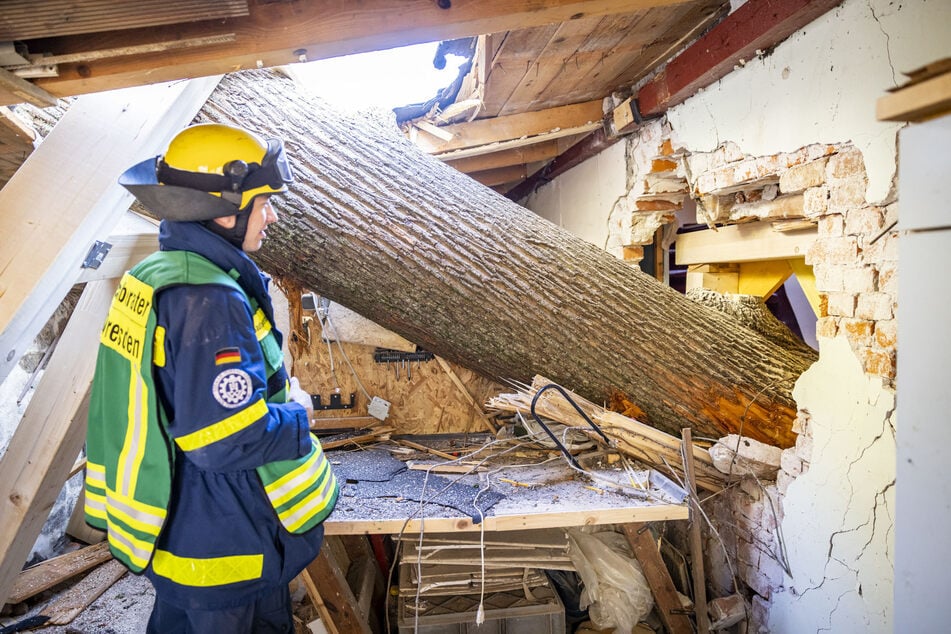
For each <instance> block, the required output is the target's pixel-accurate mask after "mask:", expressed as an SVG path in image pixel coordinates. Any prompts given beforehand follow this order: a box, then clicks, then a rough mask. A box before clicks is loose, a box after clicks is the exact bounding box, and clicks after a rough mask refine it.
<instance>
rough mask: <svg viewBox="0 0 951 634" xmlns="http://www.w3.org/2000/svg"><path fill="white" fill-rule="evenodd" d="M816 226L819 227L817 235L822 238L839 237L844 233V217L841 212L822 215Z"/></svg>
mask: <svg viewBox="0 0 951 634" xmlns="http://www.w3.org/2000/svg"><path fill="white" fill-rule="evenodd" d="M816 226H818V228H819V236H820V237H823V238H839V237H842V236H844V235H845V218H844V217H843V216H842V214H828V215H826V216H822V217H821V218H819V222H817V223H816Z"/></svg>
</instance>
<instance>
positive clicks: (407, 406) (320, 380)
mask: <svg viewBox="0 0 951 634" xmlns="http://www.w3.org/2000/svg"><path fill="white" fill-rule="evenodd" d="M292 312H293V311H292ZM298 323H299V322H298ZM310 323H311V324H314V322H310ZM308 334H309V342H308V341H307V336H308ZM296 335H297V336H296V337H295V339H296V341H293V342H292V343H291V345H290V348H291V352H292V354H293V355H294V362H293V373H294V374H295V375H296V376H297V377H298V379H300V382H301V387H302V388H304V389H305V390H307V391H308V392H310V393H311V394H319V395H320V396H321V398H322V399H323V402H324V403H329V402H330V395H331V394H333V393H334V390H335V388H336V387H338V386H339V388H340V394H341V398H342V401H343V402H344V403H349V401H350V393H351V392H353V393H355V394H356V405H355V407H354V408H353V409H352V410H350V409H343V410H341V409H337V410H326V411H318V412H315V418H317V419H328V418H332V419H339V418H342V417H347V416H353V417H360V416H363V417H366V416H368V414H367V405H368V404H369V403H368V399H367V398H366V396H365V395H364V394H363V393H362V391H361V390H360V387H359V385H358V384H357V382H356V380H355V379H354V372H355V373H356V375H357V376H358V377H359V379H360V383H362V384H363V386H364V387H365V388H366V390H367V392H369V394H370V396H371V397H373V396H379V397H380V398H382V399H385V400H387V401H389V402H390V414H389V416H388V417H387V419H386V424H387V425H388V426H391V427H394V428H395V432H394V433H397V434H444V433H464V432H476V431H484V427H483V426H482V423H481V421H480V419H479V417H478V414H477V412H476V411H475V409H474V408H473V407H472V406H471V405H470V404H469V403H468V402H467V400H466V398H465V396H464V395H463V394H462V393H461V392H460V391H459V388H458V387H456V385H455V384H454V383H453V381H452V380H451V379H450V377H449V375H448V374H447V373H446V372H445V371H444V370H443V369H442V366H441V365H440V364H439V363H438V362H437V361H435V360H433V361H427V362H421V363H419V364H418V367H417V364H416V363H415V362H414V363H413V364H412V367H411V369H410V372H407V369H406V368H403V367H400V369H399V378H397V377H396V368H395V366H394V365H393V364H390V365H388V364H385V363H376V362H375V361H374V360H373V352H374V350H375V348H374V347H373V346H366V345H360V344H350V343H344V344H339V345H340V346H342V347H343V350H344V352H345V353H346V356H347V357H348V358H349V359H350V363H351V364H352V365H353V371H351V369H350V367H349V366H348V365H347V362H346V360H345V359H344V356H343V354H341V352H340V347H338V344H336V343H334V344H333V345H332V346H331V348H330V350H331V351H332V353H333V357H332V358H333V368H334V369H333V371H332V372H331V355H330V352H328V346H327V344H326V342H324V341H323V340H322V339H321V333H320V328H319V325H314V326H313V327H312V328H310V329H309V333H308V331H307V330H305V329H297V330H296ZM449 367H450V368H451V369H452V371H453V372H455V373H456V375H457V376H458V377H459V379H460V381H461V382H462V384H463V385H464V386H465V388H466V389H467V390H468V391H469V394H470V395H471V396H472V398H473V399H474V400H475V403H476V404H477V405H479V406H481V405H482V404H483V403H485V401H486V400H487V399H488V398H489V397H491V396H494V395H496V394H498V393H500V392H503V391H505V389H504V388H503V387H502V386H501V385H499V384H497V383H494V382H493V381H489V380H487V379H485V378H482V377H481V376H479V375H477V374H476V373H474V372H472V371H470V370H467V369H465V368H463V367H462V366H458V365H455V364H453V363H450V364H449ZM335 379H336V382H335ZM334 422H337V421H334ZM339 422H340V426H341V427H347V426H349V425H348V422H349V421H347V420H340V421H339ZM373 422H376V421H375V419H369V420H368V419H357V420H355V421H353V422H352V424H353V426H356V427H362V426H365V425H368V424H370V423H373Z"/></svg>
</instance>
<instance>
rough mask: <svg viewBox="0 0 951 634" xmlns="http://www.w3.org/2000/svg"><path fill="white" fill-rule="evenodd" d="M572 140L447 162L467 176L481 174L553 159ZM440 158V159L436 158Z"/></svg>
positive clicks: (558, 140) (555, 141)
mask: <svg viewBox="0 0 951 634" xmlns="http://www.w3.org/2000/svg"><path fill="white" fill-rule="evenodd" d="M571 140H572V139H569V138H567V137H565V138H561V139H552V140H551V141H545V142H543V143H535V144H533V145H528V146H525V147H521V148H513V149H511V150H506V151H504V152H494V153H492V154H484V155H480V156H472V157H469V158H462V159H454V160H447V161H446V164H447V165H450V166H452V167H454V168H456V169H457V170H459V171H460V172H465V173H467V174H469V173H471V172H481V171H485V170H490V169H496V168H498V167H508V166H509V165H525V164H526V163H534V162H535V161H547V160H549V159H553V158H555V157H556V156H558V155H559V154H561V153H562V152H564V151H565V150H567V149H568V147H570V145H569V143H570V141H571ZM437 158H441V157H437Z"/></svg>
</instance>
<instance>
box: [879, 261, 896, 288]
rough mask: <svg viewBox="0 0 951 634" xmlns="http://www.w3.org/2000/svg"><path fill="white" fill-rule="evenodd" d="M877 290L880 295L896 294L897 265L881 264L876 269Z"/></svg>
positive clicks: (892, 263) (893, 263)
mask: <svg viewBox="0 0 951 634" xmlns="http://www.w3.org/2000/svg"><path fill="white" fill-rule="evenodd" d="M878 290H879V291H881V292H882V293H889V294H891V295H896V294H897V293H898V263H897V262H883V263H882V264H880V265H879V267H878Z"/></svg>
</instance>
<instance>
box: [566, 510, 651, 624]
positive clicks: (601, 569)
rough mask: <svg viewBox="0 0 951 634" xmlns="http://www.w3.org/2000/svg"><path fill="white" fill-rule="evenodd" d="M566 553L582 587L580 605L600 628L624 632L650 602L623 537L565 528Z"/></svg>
mask: <svg viewBox="0 0 951 634" xmlns="http://www.w3.org/2000/svg"><path fill="white" fill-rule="evenodd" d="M568 540H569V543H570V545H571V548H570V549H569V551H568V555H569V556H570V557H571V561H572V562H573V563H574V565H575V569H576V570H577V571H578V574H579V575H580V576H581V580H582V582H583V583H584V589H583V590H582V593H581V602H580V607H581V608H582V609H584V608H588V616H589V618H590V619H591V621H592V622H593V623H594V624H595V625H596V626H597V627H598V628H600V629H607V628H611V627H613V628H616V630H615V631H616V632H618V634H621V633H624V634H627V633H628V632H630V631H631V630H633V629H634V626H635V625H637V623H638V622H639V621H642V620H643V619H644V618H645V617H646V616H647V615H648V614H649V613H650V611H651V608H652V607H653V606H654V598H653V596H651V591H650V587H649V586H648V585H647V580H646V579H645V578H644V574H643V573H642V572H641V567H640V564H639V563H638V562H637V560H636V559H635V558H634V557H633V555H632V554H631V550H630V547H629V546H628V544H627V539H626V538H625V537H624V536H623V535H621V534H619V533H615V532H610V531H605V532H599V533H587V532H584V531H582V530H580V529H577V528H569V529H568Z"/></svg>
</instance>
